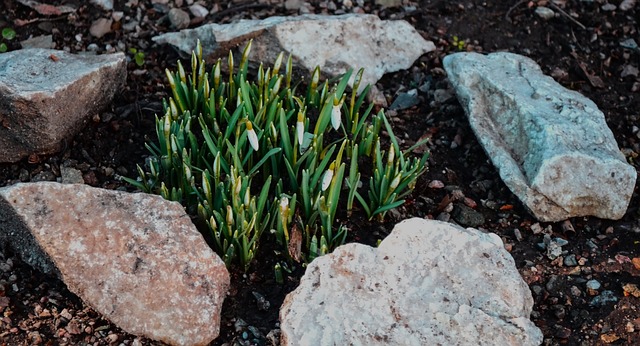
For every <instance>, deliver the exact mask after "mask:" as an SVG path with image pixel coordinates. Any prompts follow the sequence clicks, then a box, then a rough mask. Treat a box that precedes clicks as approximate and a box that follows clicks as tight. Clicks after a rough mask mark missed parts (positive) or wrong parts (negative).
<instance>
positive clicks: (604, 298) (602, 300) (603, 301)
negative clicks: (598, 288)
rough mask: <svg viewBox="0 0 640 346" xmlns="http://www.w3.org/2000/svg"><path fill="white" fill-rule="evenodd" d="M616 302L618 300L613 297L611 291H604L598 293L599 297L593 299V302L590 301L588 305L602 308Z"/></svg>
mask: <svg viewBox="0 0 640 346" xmlns="http://www.w3.org/2000/svg"><path fill="white" fill-rule="evenodd" d="M617 301H618V298H617V297H616V296H615V294H614V293H613V292H612V291H609V290H606V291H602V293H600V295H599V296H597V297H595V298H593V300H592V301H591V303H589V305H591V306H604V305H607V304H609V303H615V302H617Z"/></svg>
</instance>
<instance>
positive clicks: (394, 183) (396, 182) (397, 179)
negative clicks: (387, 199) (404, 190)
mask: <svg viewBox="0 0 640 346" xmlns="http://www.w3.org/2000/svg"><path fill="white" fill-rule="evenodd" d="M398 185H400V173H398V174H397V175H396V177H395V178H393V180H392V181H391V184H390V185H389V187H390V188H391V189H392V190H394V189H395V188H396V187H398Z"/></svg>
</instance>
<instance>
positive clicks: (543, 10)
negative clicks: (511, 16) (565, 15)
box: [535, 6, 556, 20]
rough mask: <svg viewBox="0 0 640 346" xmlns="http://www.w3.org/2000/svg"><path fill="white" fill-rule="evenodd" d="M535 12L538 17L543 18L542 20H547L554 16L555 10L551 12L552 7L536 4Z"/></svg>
mask: <svg viewBox="0 0 640 346" xmlns="http://www.w3.org/2000/svg"><path fill="white" fill-rule="evenodd" d="M535 12H536V14H537V15H538V17H540V18H542V19H544V20H549V19H551V18H553V17H555V15H556V14H555V12H553V10H552V9H550V8H548V7H544V6H538V7H536V11H535Z"/></svg>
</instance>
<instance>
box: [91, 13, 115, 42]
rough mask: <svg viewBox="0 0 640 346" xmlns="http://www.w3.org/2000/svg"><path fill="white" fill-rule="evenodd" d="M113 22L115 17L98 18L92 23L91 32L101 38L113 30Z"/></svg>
mask: <svg viewBox="0 0 640 346" xmlns="http://www.w3.org/2000/svg"><path fill="white" fill-rule="evenodd" d="M111 24H113V19H111V18H98V19H96V20H95V21H94V22H93V23H91V27H90V28H89V33H90V34H91V36H93V37H95V38H101V37H102V36H104V35H106V34H108V33H110V32H111Z"/></svg>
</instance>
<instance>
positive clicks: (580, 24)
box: [549, 1, 587, 30]
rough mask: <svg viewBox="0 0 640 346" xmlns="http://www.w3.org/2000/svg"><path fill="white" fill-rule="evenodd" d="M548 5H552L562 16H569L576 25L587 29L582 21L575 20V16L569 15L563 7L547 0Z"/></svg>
mask: <svg viewBox="0 0 640 346" xmlns="http://www.w3.org/2000/svg"><path fill="white" fill-rule="evenodd" d="M549 6H550V7H553V9H555V10H556V11H558V12H560V14H562V15H563V16H565V17H567V18H569V20H570V21H572V22H574V23H575V24H576V25H577V26H579V27H580V28H582V30H587V27H586V26H584V25H582V23H580V22H579V21H578V20H576V19H575V18H573V17H571V16H570V15H569V14H568V13H567V12H565V11H564V10H563V9H561V8H560V7H558V5H556V4H554V3H553V1H549Z"/></svg>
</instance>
